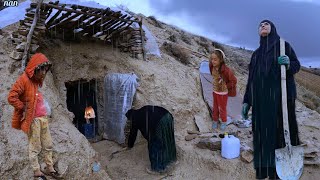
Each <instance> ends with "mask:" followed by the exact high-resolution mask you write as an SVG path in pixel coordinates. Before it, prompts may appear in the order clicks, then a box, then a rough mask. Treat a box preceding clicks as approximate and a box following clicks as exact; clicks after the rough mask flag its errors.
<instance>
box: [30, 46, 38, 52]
mask: <svg viewBox="0 0 320 180" xmlns="http://www.w3.org/2000/svg"><path fill="white" fill-rule="evenodd" d="M38 48H39V45H37V44H31V47H30V52H31V53H36V51H37V49H38Z"/></svg>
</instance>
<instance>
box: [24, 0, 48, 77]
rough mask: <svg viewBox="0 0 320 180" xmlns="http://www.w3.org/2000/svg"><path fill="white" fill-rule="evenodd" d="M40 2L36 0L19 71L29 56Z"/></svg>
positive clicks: (41, 0)
mask: <svg viewBox="0 0 320 180" xmlns="http://www.w3.org/2000/svg"><path fill="white" fill-rule="evenodd" d="M42 2H43V0H39V1H38V6H37V9H36V13H35V15H34V19H33V23H32V26H31V28H30V31H29V34H28V36H27V43H26V45H25V47H24V52H23V56H22V65H21V71H20V72H23V71H24V69H25V67H26V63H27V59H28V58H29V48H30V43H31V39H32V35H33V31H34V28H35V27H36V24H37V20H38V18H39V16H40V7H41V4H42Z"/></svg>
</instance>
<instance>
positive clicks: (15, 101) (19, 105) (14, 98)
mask: <svg viewBox="0 0 320 180" xmlns="http://www.w3.org/2000/svg"><path fill="white" fill-rule="evenodd" d="M23 92H24V82H23V79H22V77H21V76H20V78H19V79H18V80H17V81H16V82H15V83H14V84H13V86H12V88H11V90H10V92H9V95H8V102H9V104H11V105H12V106H13V107H14V108H15V109H17V110H22V109H23V108H24V104H23V102H22V101H20V99H19V97H20V95H21V94H22V93H23Z"/></svg>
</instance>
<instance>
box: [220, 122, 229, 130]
mask: <svg viewBox="0 0 320 180" xmlns="http://www.w3.org/2000/svg"><path fill="white" fill-rule="evenodd" d="M226 128H227V122H221V124H220V130H221V131H224V130H226Z"/></svg>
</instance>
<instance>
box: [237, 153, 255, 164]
mask: <svg viewBox="0 0 320 180" xmlns="http://www.w3.org/2000/svg"><path fill="white" fill-rule="evenodd" d="M240 159H241V160H242V161H244V162H247V163H250V162H251V161H252V160H253V154H252V152H251V151H242V152H241V155H240Z"/></svg>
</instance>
